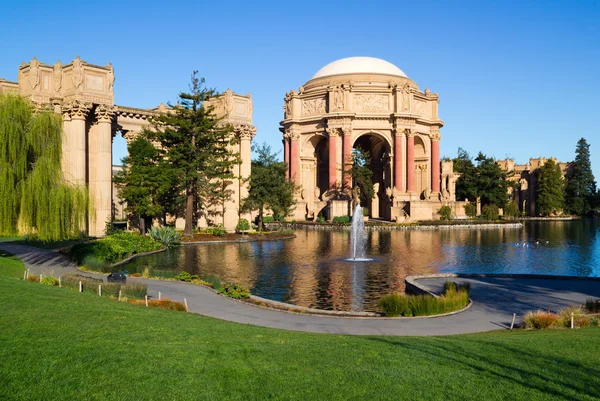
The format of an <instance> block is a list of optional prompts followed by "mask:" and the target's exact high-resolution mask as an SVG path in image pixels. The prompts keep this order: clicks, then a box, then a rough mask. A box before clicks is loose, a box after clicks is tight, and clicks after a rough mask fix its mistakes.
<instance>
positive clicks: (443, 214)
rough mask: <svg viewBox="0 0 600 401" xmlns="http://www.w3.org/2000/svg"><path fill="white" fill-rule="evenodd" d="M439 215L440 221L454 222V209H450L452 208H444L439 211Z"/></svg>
mask: <svg viewBox="0 0 600 401" xmlns="http://www.w3.org/2000/svg"><path fill="white" fill-rule="evenodd" d="M438 214H439V215H440V220H443V221H449V220H452V208H450V206H442V207H441V208H440V210H439V211H438Z"/></svg>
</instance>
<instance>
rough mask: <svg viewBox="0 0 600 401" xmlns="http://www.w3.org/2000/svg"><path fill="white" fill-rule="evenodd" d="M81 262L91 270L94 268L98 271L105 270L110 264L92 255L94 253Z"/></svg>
mask: <svg viewBox="0 0 600 401" xmlns="http://www.w3.org/2000/svg"><path fill="white" fill-rule="evenodd" d="M81 264H82V265H83V266H85V267H86V268H88V269H89V270H93V271H97V272H104V271H106V270H107V268H108V264H107V263H106V262H105V261H103V260H100V259H98V258H97V257H95V256H92V255H88V256H85V257H84V258H83V261H82V262H81Z"/></svg>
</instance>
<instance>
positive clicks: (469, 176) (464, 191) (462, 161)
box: [452, 148, 477, 202]
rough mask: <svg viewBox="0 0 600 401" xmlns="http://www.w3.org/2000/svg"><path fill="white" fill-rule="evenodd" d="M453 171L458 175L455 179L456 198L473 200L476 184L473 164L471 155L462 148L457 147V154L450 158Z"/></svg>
mask: <svg viewBox="0 0 600 401" xmlns="http://www.w3.org/2000/svg"><path fill="white" fill-rule="evenodd" d="M452 162H453V163H452V164H453V166H454V172H456V173H459V174H460V177H458V179H457V180H456V199H457V200H461V201H462V200H465V199H468V200H469V201H470V202H475V200H476V199H477V184H476V182H475V175H476V173H475V164H473V160H471V156H469V153H467V151H466V150H464V149H463V148H458V155H457V156H456V157H455V158H454V159H452Z"/></svg>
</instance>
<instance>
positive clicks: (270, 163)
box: [242, 143, 297, 231]
mask: <svg viewBox="0 0 600 401" xmlns="http://www.w3.org/2000/svg"><path fill="white" fill-rule="evenodd" d="M252 150H253V151H254V152H255V153H256V154H257V156H258V157H257V158H256V159H254V160H252V170H251V172H250V178H249V180H248V182H249V186H248V197H247V198H246V199H244V200H243V205H242V210H246V211H249V210H258V230H259V231H262V228H263V215H264V211H265V209H266V208H269V209H271V210H272V211H273V214H274V215H275V216H283V217H285V216H287V215H288V214H289V213H290V208H291V207H292V206H293V205H294V203H295V201H294V192H295V191H296V190H297V188H296V185H295V184H294V182H293V181H288V180H287V179H286V172H287V164H286V163H285V162H281V161H278V160H277V155H276V154H275V153H273V152H271V147H270V146H269V145H267V144H266V143H264V144H262V145H261V146H252Z"/></svg>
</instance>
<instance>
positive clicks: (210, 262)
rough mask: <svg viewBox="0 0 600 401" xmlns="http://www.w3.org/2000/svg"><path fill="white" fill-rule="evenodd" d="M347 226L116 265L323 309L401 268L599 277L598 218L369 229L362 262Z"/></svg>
mask: <svg viewBox="0 0 600 401" xmlns="http://www.w3.org/2000/svg"><path fill="white" fill-rule="evenodd" d="M349 254H350V231H348V230H336V231H321V230H297V231H296V238H294V239H290V240H282V241H273V242H251V243H239V244H238V243H236V244H208V245H194V246H184V247H181V248H178V249H175V250H172V251H167V252H164V253H160V254H156V255H151V256H148V257H143V258H139V259H136V260H134V261H132V262H131V263H129V264H128V265H126V266H122V267H119V269H127V270H128V271H129V272H131V273H133V272H140V273H141V272H143V271H144V269H150V270H151V271H152V275H157V276H159V275H163V276H167V277H168V276H173V275H175V274H177V273H178V272H180V271H182V270H185V271H187V272H189V273H191V274H198V275H200V276H206V275H218V276H220V277H221V279H222V281H224V282H235V283H238V284H241V285H243V286H245V287H247V288H249V289H250V290H251V292H252V293H253V294H255V295H258V296H261V297H265V298H269V299H274V300H277V301H283V302H288V303H292V304H296V305H301V306H306V307H315V308H321V309H332V310H358V311H360V310H373V309H374V307H375V303H376V302H377V299H378V298H379V297H380V296H381V295H383V294H386V293H389V292H394V291H404V278H405V277H406V276H408V275H414V274H421V273H429V272H448V273H528V274H556V275H575V276H595V277H597V276H600V220H576V221H539V222H537V221H536V222H526V223H524V227H523V228H521V229H515V228H501V229H482V230H464V229H461V230H443V231H369V232H368V237H367V240H366V256H367V257H370V258H373V261H370V262H357V263H351V262H348V261H346V260H345V259H346V258H347V257H348V255H349Z"/></svg>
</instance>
